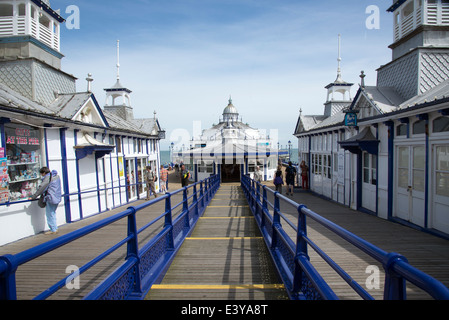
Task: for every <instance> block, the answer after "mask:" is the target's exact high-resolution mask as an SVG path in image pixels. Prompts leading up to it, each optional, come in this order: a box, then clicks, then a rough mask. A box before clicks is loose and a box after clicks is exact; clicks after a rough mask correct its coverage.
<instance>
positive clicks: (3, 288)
mask: <svg viewBox="0 0 449 320" xmlns="http://www.w3.org/2000/svg"><path fill="white" fill-rule="evenodd" d="M13 259H14V257H13V256H12V255H5V256H3V257H0V300H17V292H16V270H17V266H13Z"/></svg>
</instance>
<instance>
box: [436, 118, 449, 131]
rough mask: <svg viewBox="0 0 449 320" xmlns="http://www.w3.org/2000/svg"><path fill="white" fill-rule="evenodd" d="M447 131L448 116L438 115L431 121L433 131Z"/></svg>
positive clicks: (448, 124)
mask: <svg viewBox="0 0 449 320" xmlns="http://www.w3.org/2000/svg"><path fill="white" fill-rule="evenodd" d="M446 131H449V117H439V118H437V119H435V120H434V121H433V132H446Z"/></svg>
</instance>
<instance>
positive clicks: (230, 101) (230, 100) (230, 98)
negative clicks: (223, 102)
mask: <svg viewBox="0 0 449 320" xmlns="http://www.w3.org/2000/svg"><path fill="white" fill-rule="evenodd" d="M229 104H232V97H231V95H229Z"/></svg>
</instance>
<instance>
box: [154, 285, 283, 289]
mask: <svg viewBox="0 0 449 320" xmlns="http://www.w3.org/2000/svg"><path fill="white" fill-rule="evenodd" d="M151 289H159V290H164V289H165V290H230V289H235V290H239V289H240V290H248V289H285V286H284V285H283V284H153V286H152V287H151Z"/></svg>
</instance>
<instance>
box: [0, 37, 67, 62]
mask: <svg viewBox="0 0 449 320" xmlns="http://www.w3.org/2000/svg"><path fill="white" fill-rule="evenodd" d="M26 42H30V43H32V44H34V45H35V46H37V47H39V48H40V49H42V50H44V51H45V52H48V53H50V54H51V55H53V56H55V57H56V58H58V59H62V58H64V55H63V54H62V53H60V52H58V51H56V50H55V49H53V48H50V47H49V46H47V45H46V44H45V43H43V42H40V41H39V40H37V39H36V38H34V37H32V36H13V37H6V38H0V43H26Z"/></svg>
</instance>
